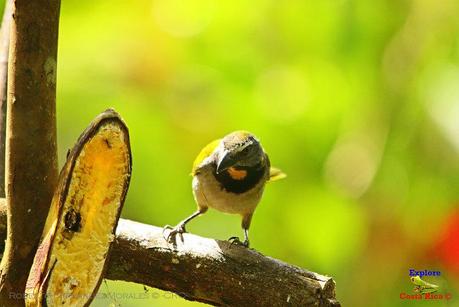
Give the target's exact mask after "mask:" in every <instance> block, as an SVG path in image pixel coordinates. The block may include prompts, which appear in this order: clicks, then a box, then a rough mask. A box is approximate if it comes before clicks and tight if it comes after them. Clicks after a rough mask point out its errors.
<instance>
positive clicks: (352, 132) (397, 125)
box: [58, 0, 459, 306]
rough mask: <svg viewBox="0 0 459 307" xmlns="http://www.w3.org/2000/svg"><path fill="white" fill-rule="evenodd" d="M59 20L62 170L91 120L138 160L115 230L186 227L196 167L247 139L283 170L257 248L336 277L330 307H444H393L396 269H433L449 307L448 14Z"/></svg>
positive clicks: (415, 2) (413, 10)
mask: <svg viewBox="0 0 459 307" xmlns="http://www.w3.org/2000/svg"><path fill="white" fill-rule="evenodd" d="M61 12H62V14H61V24H60V38H59V58H58V137H59V154H60V158H61V160H60V161H61V165H62V163H63V159H64V157H65V152H66V151H67V149H68V148H70V147H71V146H72V145H73V143H74V142H75V140H76V139H77V137H78V135H79V134H80V133H81V131H83V129H84V128H85V127H86V126H87V125H88V123H89V122H90V121H91V119H92V118H93V117H95V116H96V115H97V114H98V113H99V112H101V111H103V110H104V109H106V108H108V107H114V108H115V109H116V110H117V111H119V112H120V113H121V114H122V116H123V117H124V119H125V120H126V122H127V123H128V126H129V128H130V133H131V141H132V150H133V159H134V160H133V177H132V182H131V188H130V192H129V194H128V199H127V202H126V204H125V207H124V211H123V216H124V217H125V218H129V219H134V220H138V221H142V222H145V223H151V224H155V225H164V224H174V223H176V222H178V221H179V220H180V219H182V218H183V217H185V216H187V215H188V214H190V213H191V212H192V211H193V210H194V209H195V204H194V200H193V198H192V194H191V178H190V176H189V173H190V169H191V164H192V161H193V159H194V157H195V156H196V155H197V153H198V152H199V150H200V149H201V148H202V147H203V146H204V145H205V144H206V143H208V142H209V141H211V140H213V139H215V138H218V137H221V136H223V135H225V134H226V133H228V132H230V131H233V130H236V129H245V130H249V131H252V132H253V133H255V134H256V135H257V136H258V137H259V138H260V139H261V141H262V143H263V145H264V147H265V149H266V150H267V152H268V153H269V154H270V157H271V161H272V163H273V164H274V165H276V166H278V167H279V168H281V169H283V170H284V171H285V172H286V173H287V174H288V178H287V179H286V180H283V181H280V182H278V183H275V184H272V185H269V186H268V187H267V189H266V192H265V195H264V198H263V200H262V202H261V204H260V206H259V208H258V209H257V211H256V214H255V217H254V220H253V223H252V227H251V239H252V246H253V247H254V248H256V249H257V250H259V251H261V252H262V253H265V254H267V255H270V256H273V257H276V258H279V259H282V260H284V261H287V262H290V263H293V264H296V265H298V266H301V267H305V268H308V269H310V270H314V271H317V272H320V273H323V274H328V275H331V276H333V277H334V278H335V279H336V282H337V296H338V299H339V300H340V301H341V302H342V304H343V306H402V305H403V306H404V305H406V304H407V303H412V304H413V306H414V305H419V306H423V305H426V306H432V305H434V306H446V305H448V303H447V302H446V301H437V302H406V301H403V300H401V299H400V298H399V295H400V293H401V292H407V293H412V285H411V284H410V282H409V276H408V270H409V269H410V268H415V269H437V270H441V271H442V277H441V280H440V282H439V283H440V284H441V285H442V286H443V290H444V291H445V292H446V291H452V293H453V301H452V302H449V305H448V306H452V305H456V304H459V303H458V300H459V292H458V291H457V289H459V263H458V262H459V260H458V261H456V262H455V261H454V260H451V259H452V258H451V255H458V259H459V246H458V245H459V241H458V240H456V241H454V240H453V241H451V239H448V238H450V237H452V235H449V234H451V232H452V231H454V230H455V231H457V229H458V227H459V225H457V221H459V219H455V217H456V216H458V214H459V213H458V212H459V211H458V208H457V205H458V203H459V155H458V152H459V14H458V12H459V2H458V1H455V0H444V1H433V0H412V1H410V0H407V1H395V0H376V1H363V0H358V1H348V0H324V1H289V2H281V1H269V0H256V1H212V0H197V1H178V0H154V1H152V0H149V1H146V0H137V1H121V0H111V1H108V0H98V1H75V0H73V1H72V0H65V1H62V10H61ZM451 221H453V222H451ZM239 225H240V219H239V217H236V216H228V215H224V214H221V213H217V212H214V211H212V212H209V213H207V214H206V215H204V216H203V217H201V218H199V219H197V220H196V221H193V222H192V223H191V224H190V225H189V227H188V230H189V231H191V232H193V233H197V234H200V235H203V236H209V237H214V238H219V239H226V238H228V237H230V236H232V235H241V230H240V226H239ZM448 225H449V226H448ZM456 233H457V232H456ZM440 251H443V252H440ZM448 257H449V258H448ZM448 259H450V260H449V261H448ZM436 282H438V279H437V280H436ZM454 289H456V290H454ZM104 291H105V292H107V291H109V292H113V291H117V293H119V294H120V296H118V299H117V300H115V303H120V304H121V305H122V306H150V305H160V306H191V305H196V304H197V303H190V302H186V301H184V300H182V299H179V298H177V297H174V296H167V294H165V293H161V294H158V296H159V297H158V298H155V299H154V300H153V299H150V300H145V299H136V298H135V297H134V298H133V297H130V298H128V296H124V297H123V293H125V294H126V293H143V292H144V290H143V287H142V286H141V285H132V284H126V283H116V282H108V287H106V286H105V285H102V287H101V292H104ZM152 292H155V293H159V292H158V290H153V289H150V291H149V293H152ZM454 301H455V303H454ZM109 303H113V300H107V299H100V298H98V299H97V300H96V301H95V303H94V305H95V306H106V305H108V304H109ZM424 303H425V304H424ZM451 304H452V305H451Z"/></svg>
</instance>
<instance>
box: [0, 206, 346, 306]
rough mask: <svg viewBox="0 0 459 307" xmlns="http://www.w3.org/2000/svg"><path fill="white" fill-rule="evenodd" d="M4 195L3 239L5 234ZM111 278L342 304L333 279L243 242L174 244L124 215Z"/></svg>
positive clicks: (245, 296) (231, 302)
mask: <svg viewBox="0 0 459 307" xmlns="http://www.w3.org/2000/svg"><path fill="white" fill-rule="evenodd" d="M5 222H6V215H5V205H4V200H1V199H0V240H1V239H3V238H4V236H5ZM105 277H106V278H108V279H112V280H124V281H130V282H134V283H139V284H144V285H147V286H151V287H155V288H159V289H163V290H167V291H172V292H175V293H177V294H179V295H180V296H182V297H184V298H185V299H187V300H192V301H200V302H204V303H207V304H211V305H217V306H220V305H223V306H333V307H336V306H340V304H339V303H338V301H337V300H336V299H335V282H334V281H333V279H332V278H331V277H326V276H322V275H319V274H317V273H313V272H309V271H306V270H303V269H301V268H298V267H295V266H292V265H289V264H286V263H284V262H281V261H279V260H276V259H273V258H270V257H266V256H263V255H262V254H260V253H258V252H256V251H254V250H250V249H246V248H244V247H240V246H236V245H233V246H230V244H229V243H228V242H226V241H218V240H212V239H207V238H202V237H198V236H195V235H192V234H184V243H182V242H178V244H177V246H176V247H175V248H174V246H172V245H171V244H168V243H166V241H165V240H164V239H163V237H162V228H159V227H155V226H150V225H145V224H141V223H137V222H133V221H129V220H124V219H120V221H119V224H118V229H117V236H116V239H115V241H114V246H113V248H112V251H111V254H110V257H109V263H108V270H107V273H106V276H105Z"/></svg>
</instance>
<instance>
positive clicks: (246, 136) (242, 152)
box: [215, 131, 266, 174]
mask: <svg viewBox="0 0 459 307" xmlns="http://www.w3.org/2000/svg"><path fill="white" fill-rule="evenodd" d="M215 153H216V155H217V157H216V158H217V174H218V173H221V172H223V171H225V170H227V169H228V168H230V167H233V168H236V169H239V168H252V167H256V166H258V165H260V164H262V163H264V161H265V159H266V158H265V153H264V151H263V148H262V147H261V144H260V142H259V141H258V140H257V139H256V138H255V136H254V135H253V134H251V133H249V132H246V131H235V132H233V133H230V134H228V135H227V136H225V137H224V138H223V139H222V141H221V143H220V145H219V146H218V148H217V149H216V152H215Z"/></svg>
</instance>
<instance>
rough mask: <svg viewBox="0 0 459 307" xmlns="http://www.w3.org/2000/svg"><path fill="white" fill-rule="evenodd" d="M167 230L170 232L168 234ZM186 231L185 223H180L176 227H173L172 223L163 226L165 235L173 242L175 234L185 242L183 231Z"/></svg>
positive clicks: (168, 240) (166, 238) (167, 239)
mask: <svg viewBox="0 0 459 307" xmlns="http://www.w3.org/2000/svg"><path fill="white" fill-rule="evenodd" d="M166 230H169V233H167V234H166ZM185 232H186V229H185V225H183V224H178V225H177V226H175V227H172V226H171V225H166V226H164V228H163V237H164V239H165V240H166V241H167V242H169V243H170V242H173V241H175V236H176V235H179V236H180V240H182V242H183V233H185Z"/></svg>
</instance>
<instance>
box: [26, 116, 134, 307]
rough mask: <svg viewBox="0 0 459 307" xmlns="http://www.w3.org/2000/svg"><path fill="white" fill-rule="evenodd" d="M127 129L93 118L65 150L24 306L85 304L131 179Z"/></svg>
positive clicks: (112, 119)
mask: <svg viewBox="0 0 459 307" xmlns="http://www.w3.org/2000/svg"><path fill="white" fill-rule="evenodd" d="M131 165H132V159H131V149H130V143H129V132H128V129H127V127H126V125H125V123H124V122H123V120H122V119H121V117H120V116H119V115H118V114H117V113H116V112H115V111H114V110H111V109H109V110H107V111H105V112H103V113H102V114H100V115H99V116H97V117H96V118H95V119H94V120H93V122H92V123H91V124H90V126H89V127H88V128H87V129H86V130H85V131H84V132H83V133H82V135H81V136H80V138H79V139H78V141H77V143H76V145H75V146H74V147H73V149H72V150H71V151H70V152H69V154H68V156H67V161H66V163H65V166H64V167H63V169H62V171H61V173H60V177H59V183H58V187H57V189H56V192H55V194H54V197H53V200H52V202H51V207H50V211H49V214H48V217H47V220H46V223H45V227H44V230H43V234H42V238H41V241H40V245H39V247H38V249H37V253H36V255H35V258H34V262H33V265H32V269H31V271H30V273H29V278H28V280H27V286H26V296H25V298H26V306H88V305H89V304H90V302H91V301H92V299H93V298H94V296H95V294H96V293H97V290H98V288H99V286H100V283H101V281H102V279H103V274H104V271H105V268H106V264H107V257H108V255H109V251H110V247H111V243H112V242H113V240H114V238H115V229H116V226H117V223H118V219H119V216H120V213H121V209H122V206H123V203H124V199H125V197H126V193H127V190H128V187H129V181H130V177H131Z"/></svg>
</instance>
